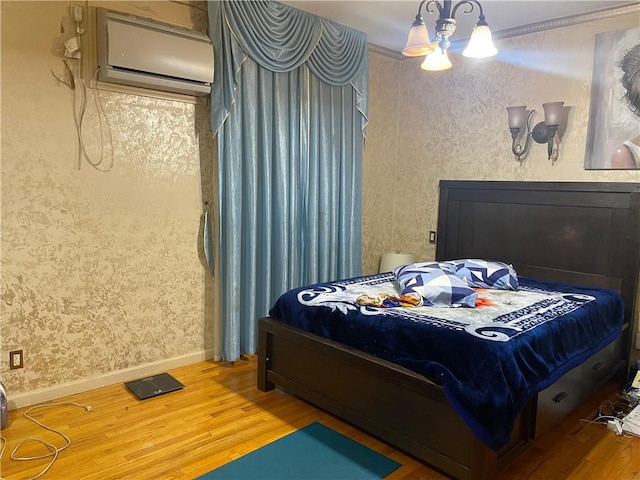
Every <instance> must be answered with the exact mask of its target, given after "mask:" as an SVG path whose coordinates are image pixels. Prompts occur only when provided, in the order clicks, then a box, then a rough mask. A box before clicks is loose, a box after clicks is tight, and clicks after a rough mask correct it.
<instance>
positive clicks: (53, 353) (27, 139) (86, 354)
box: [0, 1, 213, 394]
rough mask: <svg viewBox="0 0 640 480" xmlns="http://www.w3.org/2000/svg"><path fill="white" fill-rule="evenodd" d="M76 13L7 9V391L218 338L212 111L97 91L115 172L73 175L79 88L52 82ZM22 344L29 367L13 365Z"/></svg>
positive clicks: (51, 7) (36, 6)
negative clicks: (208, 268) (208, 238)
mask: <svg viewBox="0 0 640 480" xmlns="http://www.w3.org/2000/svg"><path fill="white" fill-rule="evenodd" d="M68 5H69V4H68V2H10V1H9V2H7V1H3V2H2V3H1V9H2V10H1V13H2V44H1V46H2V91H1V94H2V112H1V115H2V118H1V119H2V131H1V134H2V164H1V177H0V179H1V184H0V186H1V190H0V192H1V195H2V196H1V217H0V218H1V222H2V239H1V245H0V247H1V250H0V253H1V262H2V263H1V268H2V272H1V274H2V284H1V291H0V295H1V298H0V314H1V320H2V325H1V328H0V347H1V348H0V350H1V352H2V355H1V357H0V377H1V378H2V380H3V382H4V383H5V385H6V386H7V389H8V390H9V392H11V393H12V394H15V393H19V392H27V391H32V390H36V389H42V388H46V387H49V386H52V385H57V384H62V383H65V382H72V381H75V380H78V379H83V378H86V377H92V376H97V375H100V374H103V373H105V372H111V371H117V370H121V369H126V368H129V367H134V366H138V365H142V364H145V363H150V362H155V361H160V360H165V359H168V358H172V357H178V356H181V355H185V354H190V353H193V352H202V351H204V350H207V349H210V348H212V342H213V339H212V334H211V329H212V327H211V326H210V324H211V321H210V318H211V315H212V313H211V311H212V308H211V301H210V297H211V295H208V294H205V292H206V291H207V290H209V291H210V290H211V289H212V281H211V279H210V278H208V277H207V276H206V275H205V270H204V268H203V264H202V258H201V257H202V254H201V253H200V246H201V237H200V235H201V230H200V229H201V224H200V222H201V213H202V196H201V184H202V185H204V190H205V194H204V195H205V197H206V195H207V191H210V188H211V177H212V168H213V167H212V165H213V160H212V155H213V153H212V152H213V144H212V142H211V136H210V134H208V133H207V132H208V130H209V125H208V108H207V107H203V106H196V105H193V104H189V103H181V102H175V101H169V100H160V99H153V98H148V97H143V96H137V95H127V94H119V93H111V92H105V91H99V92H98V99H99V102H100V104H101V106H102V109H103V110H104V114H105V127H107V128H108V129H110V131H111V137H112V142H111V143H112V148H111V147H110V146H109V144H107V145H106V150H107V152H111V151H112V152H113V168H111V169H110V170H109V171H107V172H101V171H98V170H96V169H94V168H92V167H91V166H90V165H89V164H88V163H87V162H86V161H83V162H82V163H81V165H80V168H78V160H77V158H78V155H77V136H76V130H75V127H74V120H73V95H74V92H72V91H71V90H70V89H69V88H68V87H66V86H64V85H63V84H61V83H59V82H58V81H57V80H56V79H55V78H54V77H53V76H52V74H51V70H53V71H54V72H56V73H58V74H60V73H62V72H63V68H62V59H61V57H60V54H59V50H58V47H59V45H60V43H61V41H60V40H61V34H60V24H61V19H63V17H64V16H65V15H67V12H68V10H67V9H68ZM205 18H206V17H205ZM89 95H90V96H89V100H90V103H89V105H88V116H87V120H86V127H85V128H86V131H85V138H86V141H87V142H88V143H89V144H90V145H92V147H91V148H90V151H91V152H92V154H93V156H94V158H95V156H96V154H97V149H96V148H95V144H96V138H97V136H96V131H97V126H96V125H97V123H96V117H95V106H94V105H93V103H92V98H91V91H89ZM108 163H109V162H108V160H107V161H105V162H104V163H103V165H105V166H106V165H108ZM201 163H202V166H201ZM14 349H23V350H24V363H25V367H24V368H23V369H20V370H12V371H9V369H8V353H7V352H8V351H10V350H14Z"/></svg>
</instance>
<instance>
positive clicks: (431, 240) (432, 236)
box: [429, 230, 436, 243]
mask: <svg viewBox="0 0 640 480" xmlns="http://www.w3.org/2000/svg"><path fill="white" fill-rule="evenodd" d="M429 243H436V232H435V231H434V230H431V231H429Z"/></svg>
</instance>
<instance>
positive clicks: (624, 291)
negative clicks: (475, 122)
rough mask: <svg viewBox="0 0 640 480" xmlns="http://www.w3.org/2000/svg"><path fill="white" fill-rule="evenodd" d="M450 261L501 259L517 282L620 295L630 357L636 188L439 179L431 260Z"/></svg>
mask: <svg viewBox="0 0 640 480" xmlns="http://www.w3.org/2000/svg"><path fill="white" fill-rule="evenodd" d="M455 258H484V259H491V260H500V261H503V262H506V263H510V264H512V265H513V266H514V268H515V269H516V272H518V275H521V276H525V277H534V278H540V279H545V280H552V281H558V282H567V283H574V284H579V285H588V286H601V287H607V288H610V289H612V290H616V291H618V292H619V293H620V294H621V295H622V297H623V299H624V301H625V323H626V325H625V327H626V328H625V334H626V336H627V340H626V342H627V343H626V349H625V352H626V354H627V356H628V355H629V348H630V336H631V331H632V328H630V325H633V321H632V320H633V312H634V311H636V301H638V300H637V298H636V293H637V291H638V276H639V270H640V184H638V183H601V182H588V183H587V182H585V183H582V182H500V181H448V180H442V181H441V182H440V203H439V214H438V240H437V249H436V260H438V261H440V260H450V259H455Z"/></svg>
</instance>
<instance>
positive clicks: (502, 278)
mask: <svg viewBox="0 0 640 480" xmlns="http://www.w3.org/2000/svg"><path fill="white" fill-rule="evenodd" d="M440 264H441V266H442V268H443V270H447V271H449V272H451V273H454V274H455V275H457V276H458V277H460V278H461V279H462V281H463V282H465V283H466V284H467V285H468V286H470V287H474V288H496V289H500V290H517V289H518V285H519V284H518V275H517V274H516V271H515V270H514V268H513V267H512V266H511V265H508V264H506V263H503V262H497V261H494V260H480V259H463V260H451V261H448V262H441V263H440Z"/></svg>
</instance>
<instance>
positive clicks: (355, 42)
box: [209, 1, 368, 134]
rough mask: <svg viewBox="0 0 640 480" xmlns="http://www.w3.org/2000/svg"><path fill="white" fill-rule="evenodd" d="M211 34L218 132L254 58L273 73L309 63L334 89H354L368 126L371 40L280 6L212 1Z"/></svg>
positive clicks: (213, 95) (210, 4)
mask: <svg viewBox="0 0 640 480" xmlns="http://www.w3.org/2000/svg"><path fill="white" fill-rule="evenodd" d="M209 31H210V35H211V37H212V41H213V44H214V51H215V54H216V55H215V79H214V83H213V87H212V90H213V91H212V98H213V104H212V107H211V110H212V112H211V114H212V127H213V129H214V132H217V131H218V130H219V128H220V126H221V125H222V123H224V121H225V119H226V117H227V115H228V112H229V108H230V106H231V104H232V103H233V101H234V100H235V90H236V88H237V85H238V78H239V75H238V73H239V71H240V69H241V68H242V63H243V62H244V60H245V59H246V58H247V57H249V58H251V59H252V60H253V61H255V62H256V63H258V64H259V65H260V66H262V67H264V68H266V69H267V70H270V71H272V72H289V71H291V70H293V69H295V68H298V67H300V66H301V65H303V64H305V65H306V66H308V67H309V69H310V70H311V72H313V74H314V75H316V76H317V77H318V78H319V79H320V80H322V81H323V82H325V83H328V84H329V85H336V86H339V85H347V84H351V85H352V87H353V88H354V90H355V91H356V97H357V99H356V107H357V109H358V111H359V112H360V113H361V114H362V132H363V134H364V128H365V126H366V123H367V121H366V117H367V112H366V108H367V95H368V62H367V36H366V34H365V33H363V32H360V31H358V30H354V29H352V28H348V27H345V26H343V25H340V24H338V23H335V22H332V21H330V20H327V19H325V18H322V17H318V16H316V15H312V14H309V13H307V12H304V11H302V10H299V9H296V8H293V7H290V6H288V5H284V4H281V3H279V2H275V1H248V2H246V1H222V2H218V1H212V2H209Z"/></svg>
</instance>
